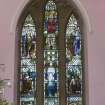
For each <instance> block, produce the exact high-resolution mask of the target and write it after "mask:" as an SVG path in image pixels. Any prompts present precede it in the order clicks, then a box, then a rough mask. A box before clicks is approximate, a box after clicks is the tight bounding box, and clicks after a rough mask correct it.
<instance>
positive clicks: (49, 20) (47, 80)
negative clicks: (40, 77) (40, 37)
mask: <svg viewBox="0 0 105 105" xmlns="http://www.w3.org/2000/svg"><path fill="white" fill-rule="evenodd" d="M57 34H58V21H57V11H56V5H55V3H54V1H53V0H49V1H48V2H47V4H46V7H45V17H44V105H59V104H58V100H59V92H58V88H59V86H58V82H59V80H58V47H57Z"/></svg>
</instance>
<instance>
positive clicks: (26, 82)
mask: <svg viewBox="0 0 105 105" xmlns="http://www.w3.org/2000/svg"><path fill="white" fill-rule="evenodd" d="M35 59H36V31H35V25H34V22H33V20H32V17H31V15H28V16H27V17H26V19H25V22H24V24H23V29H22V34H21V68H20V72H21V74H20V105H35V104H36V103H35V91H36V60H35Z"/></svg>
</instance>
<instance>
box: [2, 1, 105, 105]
mask: <svg viewBox="0 0 105 105" xmlns="http://www.w3.org/2000/svg"><path fill="white" fill-rule="evenodd" d="M27 1H28V0H0V64H5V69H4V70H2V69H1V68H0V78H2V79H10V80H9V81H10V82H11V86H10V87H9V86H6V87H5V91H4V97H6V98H7V99H8V100H9V101H14V90H15V89H14V83H15V82H16V81H15V80H14V62H15V50H14V49H15V33H14V31H15V28H16V27H15V23H16V21H17V20H16V19H18V16H19V15H18V14H20V13H21V10H22V8H23V7H24V5H25V4H26V3H27ZM74 1H75V0H74ZM80 2H81V4H82V5H83V7H84V8H85V10H86V11H87V14H88V17H89V21H90V26H91V31H90V32H88V34H87V36H86V37H87V55H88V81H89V105H103V104H104V103H105V91H104V89H105V45H104V42H105V41H104V38H105V36H104V33H105V21H104V19H105V0H80ZM13 30H14V31H13Z"/></svg>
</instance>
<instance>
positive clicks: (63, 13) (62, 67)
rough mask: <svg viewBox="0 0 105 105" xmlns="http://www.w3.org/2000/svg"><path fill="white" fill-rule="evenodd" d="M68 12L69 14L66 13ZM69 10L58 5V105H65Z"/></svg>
mask: <svg viewBox="0 0 105 105" xmlns="http://www.w3.org/2000/svg"><path fill="white" fill-rule="evenodd" d="M68 10H69V12H67V11H68ZM70 13H71V11H70V8H68V7H64V5H62V6H61V5H60V6H59V5H58V16H59V35H58V36H59V96H60V99H59V103H60V105H67V99H66V97H67V95H66V42H65V33H66V22H67V20H68V16H69V15H70Z"/></svg>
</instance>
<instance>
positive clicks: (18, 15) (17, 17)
mask: <svg viewBox="0 0 105 105" xmlns="http://www.w3.org/2000/svg"><path fill="white" fill-rule="evenodd" d="M68 2H69V3H73V4H74V5H73V6H74V7H75V10H79V12H78V13H80V15H79V16H80V17H82V18H81V20H82V19H83V21H82V22H83V26H85V32H84V33H86V35H87V33H89V32H90V24H89V23H88V22H87V20H88V17H87V15H86V14H87V13H86V11H85V9H84V12H85V16H86V17H85V16H83V13H84V12H83V11H82V10H81V9H79V8H80V7H78V6H77V4H76V3H75V2H76V1H75V0H74V1H73V0H71V1H68ZM25 3H26V4H24V5H21V6H20V8H19V9H17V13H16V15H15V17H14V18H13V24H11V29H10V32H11V34H12V35H16V41H17V36H18V35H17V33H18V32H17V31H18V30H20V29H19V27H21V25H20V23H21V22H22V21H21V19H22V16H23V19H22V20H24V17H25V16H24V12H23V11H25V15H26V14H27V10H28V9H26V7H27V8H28V7H31V6H30V5H32V1H29V0H27V1H26V2H25ZM79 3H80V2H79ZM48 4H49V3H48ZM25 5H26V6H25ZM48 8H49V7H46V9H48ZM53 8H55V7H53ZM82 9H83V8H82ZM54 10H55V9H54ZM21 11H22V12H21ZM81 11H82V12H81ZM87 23H88V24H87ZM17 27H18V28H17ZM47 28H48V26H46V29H45V30H47ZM49 28H50V31H49V32H51V30H52V29H51V27H49ZM18 34H19V33H18ZM44 34H46V31H44ZM16 48H18V47H17V45H16ZM15 51H16V54H15V55H16V56H17V55H18V54H17V49H15ZM17 59H18V58H17ZM16 62H17V60H16ZM16 68H17V64H16V65H15V68H14V69H16ZM15 80H17V79H16V78H15ZM15 93H16V92H15ZM50 101H51V100H50ZM50 101H49V102H50ZM57 101H58V100H57ZM52 103H54V102H53V101H52Z"/></svg>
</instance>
